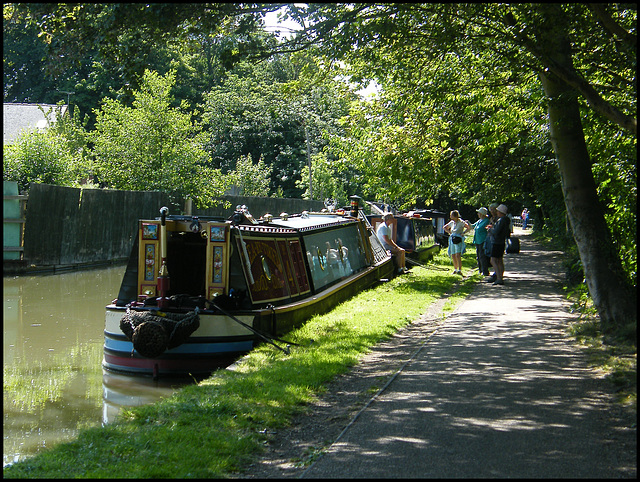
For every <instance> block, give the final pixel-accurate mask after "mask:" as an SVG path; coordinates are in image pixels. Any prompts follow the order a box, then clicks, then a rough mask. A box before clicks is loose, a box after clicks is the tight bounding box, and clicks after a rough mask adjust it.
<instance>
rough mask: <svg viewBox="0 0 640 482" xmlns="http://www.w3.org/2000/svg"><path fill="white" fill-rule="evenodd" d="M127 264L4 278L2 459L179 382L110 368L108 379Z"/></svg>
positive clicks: (109, 417) (66, 435)
mask: <svg viewBox="0 0 640 482" xmlns="http://www.w3.org/2000/svg"><path fill="white" fill-rule="evenodd" d="M124 269H125V267H124V266H117V267H109V268H103V269H95V270H90V271H74V272H68V273H63V274H55V275H41V276H18V277H14V278H9V277H7V278H3V294H4V303H3V389H4V399H3V411H4V423H3V433H4V437H3V438H4V442H3V449H4V453H3V459H4V460H3V465H6V464H7V463H12V462H14V461H16V460H19V459H21V458H23V457H24V456H28V455H33V454H35V453H37V452H38V451H40V450H42V449H43V448H46V447H51V446H52V445H54V444H55V443H57V442H60V441H65V440H69V439H72V438H73V437H74V436H75V435H76V434H77V431H78V428H79V427H85V426H94V425H99V424H101V423H107V422H111V421H113V419H114V418H115V416H116V415H117V413H118V410H119V408H120V407H121V406H134V405H141V404H144V403H151V402H153V401H155V400H157V399H158V398H160V397H165V396H168V395H170V394H171V393H172V391H173V389H172V388H171V387H172V385H173V386H177V384H176V383H175V382H174V383H171V382H170V381H161V382H154V381H152V380H150V379H144V378H140V377H126V376H122V375H111V374H109V373H107V372H105V375H104V380H103V370H102V345H103V341H104V339H103V330H104V316H105V306H106V305H107V304H108V303H109V302H110V301H111V300H112V299H113V298H115V296H116V295H117V293H118V289H119V288H120V281H121V280H122V275H123V273H124ZM184 382H185V381H184V380H183V381H182V383H184ZM103 395H104V397H105V400H104V401H103Z"/></svg>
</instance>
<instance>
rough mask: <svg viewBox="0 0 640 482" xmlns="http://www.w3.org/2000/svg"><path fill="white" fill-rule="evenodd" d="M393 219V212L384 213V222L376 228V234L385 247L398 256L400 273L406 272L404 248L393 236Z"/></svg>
mask: <svg viewBox="0 0 640 482" xmlns="http://www.w3.org/2000/svg"><path fill="white" fill-rule="evenodd" d="M392 219H393V214H391V213H384V214H383V215H382V223H380V226H378V229H377V230H376V235H377V236H378V239H379V240H380V242H381V243H382V246H383V247H384V249H386V250H388V251H391V255H392V256H393V257H394V258H396V261H397V262H398V273H404V272H406V271H407V268H406V267H405V261H404V249H402V248H401V247H400V246H398V245H397V244H396V243H395V241H394V240H393V239H392V238H391V228H390V227H389V225H390V224H391V220H392Z"/></svg>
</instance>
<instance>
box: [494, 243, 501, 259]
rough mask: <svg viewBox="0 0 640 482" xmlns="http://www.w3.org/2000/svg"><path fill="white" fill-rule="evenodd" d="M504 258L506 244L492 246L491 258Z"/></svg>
mask: <svg viewBox="0 0 640 482" xmlns="http://www.w3.org/2000/svg"><path fill="white" fill-rule="evenodd" d="M503 256H504V244H493V245H492V246H491V257H492V258H502V257H503Z"/></svg>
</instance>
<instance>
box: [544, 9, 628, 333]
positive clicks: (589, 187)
mask: <svg viewBox="0 0 640 482" xmlns="http://www.w3.org/2000/svg"><path fill="white" fill-rule="evenodd" d="M549 20H550V21H549V24H548V25H549V26H550V28H548V29H546V32H545V34H546V37H545V42H544V43H545V45H544V48H545V50H546V53H547V54H548V55H549V56H550V57H552V58H553V60H554V61H555V62H558V63H561V64H562V65H564V66H567V67H570V68H572V59H571V45H570V43H569V40H568V36H567V34H566V31H565V30H564V29H563V28H559V27H560V26H561V25H562V22H561V21H558V18H557V17H556V18H554V19H549ZM540 80H541V82H542V86H543V89H544V91H545V94H546V96H547V101H548V103H549V105H548V114H549V128H550V134H551V142H552V144H553V149H554V151H555V154H556V159H557V161H558V166H559V169H560V176H561V179H562V190H563V194H564V201H565V206H566V208H567V216H568V218H569V221H570V223H571V229H572V231H573V236H574V239H575V241H576V245H577V247H578V252H579V254H580V259H581V261H582V267H583V270H584V274H585V279H586V282H587V286H588V288H589V293H590V294H591V297H592V299H593V302H594V305H595V307H596V309H597V310H598V313H599V315H600V323H601V326H602V329H603V331H604V332H613V331H615V330H616V329H617V328H620V327H622V326H627V325H629V324H630V323H632V322H633V323H635V322H636V321H637V314H636V309H637V298H636V293H635V289H633V288H632V287H631V286H629V284H628V283H627V281H626V278H625V275H624V271H623V269H622V264H621V262H620V259H619V257H618V253H616V251H615V249H614V246H613V243H612V237H611V233H610V231H609V228H608V226H607V224H606V221H605V218H604V210H603V208H602V205H601V204H600V200H599V199H598V193H597V189H596V184H595V181H594V178H593V173H592V171H591V161H590V158H589V153H588V151H587V146H586V143H585V139H584V132H583V130H582V122H581V118H580V106H579V103H578V93H577V92H576V91H575V90H574V89H573V88H572V87H570V86H569V85H568V84H566V83H565V82H564V81H562V80H561V79H560V78H558V77H557V76H555V75H554V74H552V73H550V72H549V71H548V70H545V71H544V72H542V73H540Z"/></svg>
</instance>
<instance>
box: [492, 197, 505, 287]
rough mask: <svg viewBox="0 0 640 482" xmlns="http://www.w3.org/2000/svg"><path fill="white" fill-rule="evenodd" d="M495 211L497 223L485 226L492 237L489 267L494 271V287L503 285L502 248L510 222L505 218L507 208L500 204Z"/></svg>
mask: <svg viewBox="0 0 640 482" xmlns="http://www.w3.org/2000/svg"><path fill="white" fill-rule="evenodd" d="M496 211H497V213H498V221H497V222H496V223H495V224H489V225H487V229H488V230H489V233H490V234H491V236H492V239H493V245H492V247H491V266H493V268H494V269H495V275H496V280H495V281H494V282H493V284H494V285H503V284H504V259H503V257H504V248H505V243H506V242H507V241H506V240H507V236H508V235H509V234H510V225H511V222H510V221H509V218H508V217H507V211H508V209H507V206H505V205H504V204H500V205H499V206H498V207H497V208H496Z"/></svg>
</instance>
